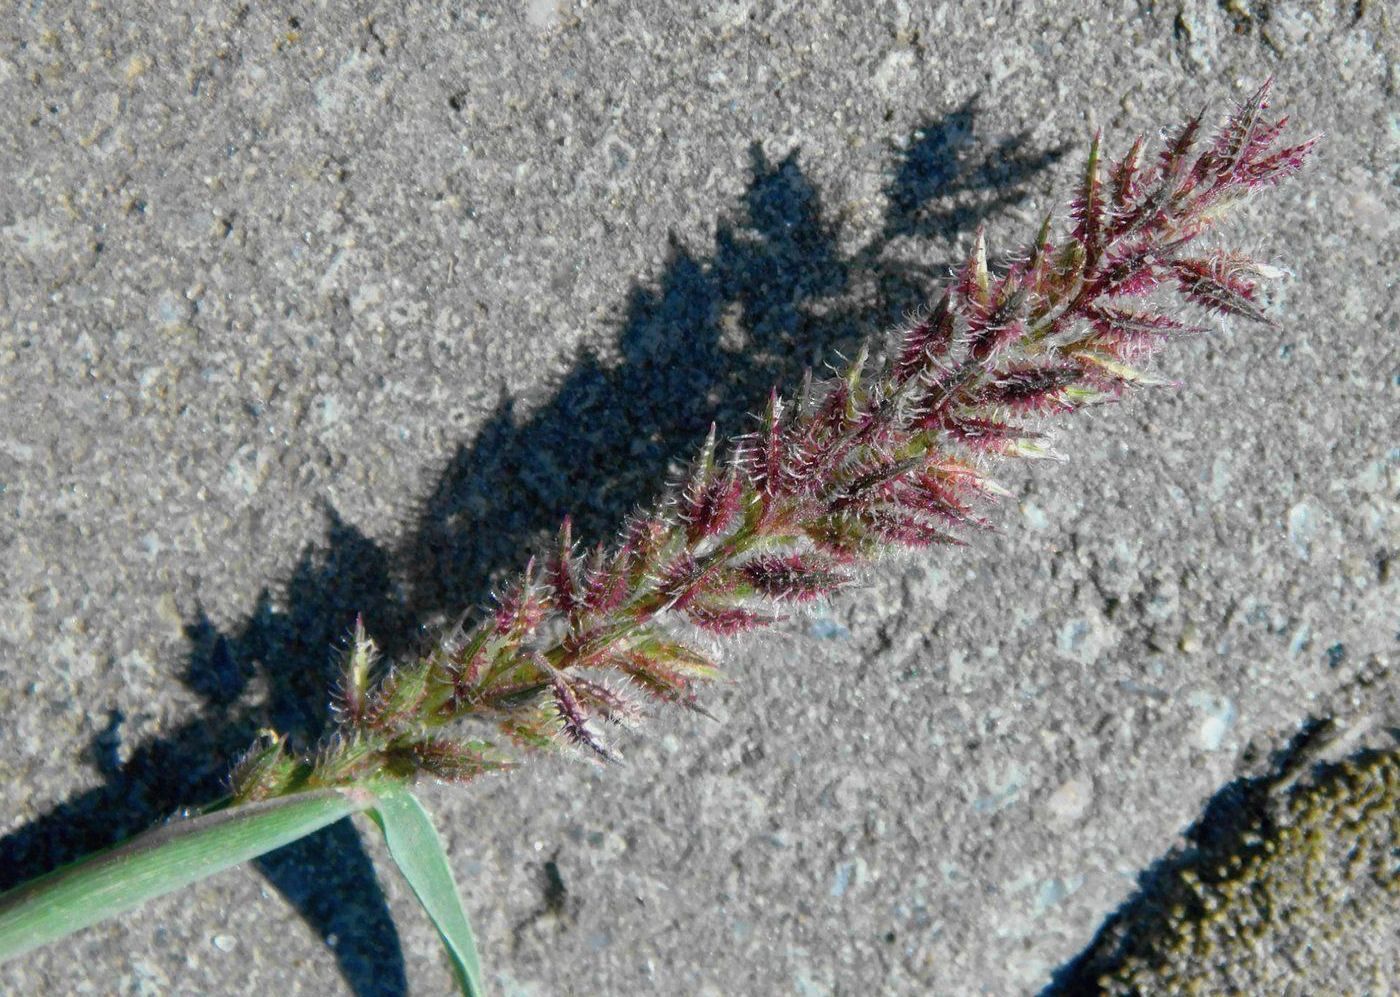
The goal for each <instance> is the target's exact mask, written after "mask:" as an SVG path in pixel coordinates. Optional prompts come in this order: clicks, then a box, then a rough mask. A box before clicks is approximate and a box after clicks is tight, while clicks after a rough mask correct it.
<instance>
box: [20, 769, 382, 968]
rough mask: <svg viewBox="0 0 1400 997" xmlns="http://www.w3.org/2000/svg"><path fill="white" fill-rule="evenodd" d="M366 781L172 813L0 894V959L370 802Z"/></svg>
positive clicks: (372, 798) (236, 861) (286, 840)
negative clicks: (187, 814) (190, 813)
mask: <svg viewBox="0 0 1400 997" xmlns="http://www.w3.org/2000/svg"><path fill="white" fill-rule="evenodd" d="M375 804H376V797H375V796H374V795H373V794H372V793H371V792H369V791H368V790H366V789H363V788H360V787H355V786H350V787H346V788H343V789H323V790H313V791H310V792H304V793H295V794H293V795H291V796H283V797H278V798H277V799H273V800H267V801H264V802H259V803H248V804H244V805H242V806H234V807H229V808H227V809H224V810H218V811H216V812H214V813H208V814H205V815H203V816H200V817H194V818H191V819H189V820H178V821H173V822H171V823H169V824H165V825H163V826H161V827H157V828H153V829H152V830H149V831H146V832H145V833H144V834H140V835H137V836H136V837H135V838H132V839H131V840H130V841H128V842H125V843H124V844H121V845H117V846H116V847H114V848H110V849H108V850H106V851H103V852H98V853H97V854H95V855H91V856H88V857H87V858H84V859H80V860H78V861H77V862H74V863H72V864H71V865H67V866H64V867H62V868H60V869H55V870H54V871H53V872H50V873H48V874H47V875H44V876H40V877H39V878H38V879H35V880H33V881H32V882H29V883H25V884H23V885H21V886H18V887H16V888H14V889H13V890H10V891H9V892H7V893H4V894H0V962H4V961H5V960H7V959H10V958H12V957H13V956H17V955H19V954H21V953H23V952H27V951H29V950H30V949H32V948H37V947H38V946H40V945H45V944H47V943H48V942H51V941H54V940H56V939H58V938H62V937H63V936H64V935H67V934H70V933H71V932H74V931H78V930H79V929H81V928H85V927H87V926H88V925H91V924H95V923H97V922H98V921H101V920H104V919H105V918H108V917H112V916H114V915H116V914H120V913H122V912H123V911H127V910H130V909H131V908H133V907H136V906H138V905H140V904H142V903H145V902H146V901H147V900H151V899H154V898H155V897H159V896H163V895H164V894H166V893H170V892H171V891H173V890H178V889H180V888H181V887H182V886H186V885H188V884H190V883H193V882H196V881H197V880H200V879H204V878H205V877H206V876H212V875H213V874H214V873H216V872H222V871H223V870H224V869H227V868H229V867H230V866H234V865H238V864H239V863H240V862H246V861H247V860H249V859H253V858H257V857H258V856H259V855H263V854H265V853H267V852H270V851H272V850H274V849H276V848H280V847H282V846H283V845H285V844H289V843H290V842H293V841H296V840H297V839H298V838H302V837H305V836H306V835H308V834H311V833H312V832H313V831H317V830H320V829H321V828H323V827H325V826H327V825H328V824H333V823H335V822H336V821H338V820H340V819H341V818H342V817H347V816H349V815H350V814H352V813H357V812H359V811H362V810H367V809H369V808H370V807H373V806H374V805H375Z"/></svg>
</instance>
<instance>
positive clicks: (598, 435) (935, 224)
mask: <svg viewBox="0 0 1400 997" xmlns="http://www.w3.org/2000/svg"><path fill="white" fill-rule="evenodd" d="M974 122H975V114H974V109H973V107H972V105H971V104H969V105H965V106H964V107H962V108H960V109H959V110H957V111H955V112H953V113H951V114H948V115H946V116H943V117H941V118H937V119H933V120H930V121H928V122H926V123H923V124H922V125H921V127H919V128H918V129H917V130H916V132H915V133H914V135H913V136H912V138H911V140H910V142H909V143H908V144H907V147H906V148H905V149H904V151H903V152H902V154H901V155H900V157H899V161H898V162H897V163H896V164H895V166H894V169H893V172H892V179H891V181H890V183H889V185H888V187H887V191H886V193H887V195H888V197H887V201H888V204H889V211H888V217H887V219H886V223H885V226H884V228H883V230H882V231H881V233H880V235H879V236H877V237H876V239H875V240H874V241H873V242H872V243H871V244H870V245H868V246H866V247H864V248H863V249H861V250H860V251H858V252H856V253H854V254H845V255H843V252H842V250H841V248H840V238H839V236H840V231H839V228H838V226H837V225H836V223H834V222H833V221H831V220H830V219H829V218H828V217H827V215H826V213H825V212H824V211H823V208H822V203H821V196H820V193H819V192H818V191H817V189H816V188H815V187H814V186H813V185H812V184H811V182H810V181H809V180H808V179H807V177H806V176H805V175H804V173H803V171H802V167H801V164H800V158H799V155H798V153H796V152H793V153H791V154H789V155H787V156H786V157H784V158H783V159H781V160H780V161H777V162H773V161H770V160H769V159H768V158H767V157H766V156H765V155H764V154H763V153H762V152H761V151H760V150H759V149H758V148H757V147H755V148H754V149H753V151H752V152H751V157H750V160H751V172H752V175H751V178H750V182H749V186H748V190H747V193H746V195H745V197H744V200H743V204H742V206H741V207H740V208H739V209H738V210H737V211H736V212H734V217H732V218H726V219H724V220H723V221H722V223H721V224H720V225H719V226H718V230H717V235H716V238H715V244H714V248H713V251H712V252H711V253H710V254H709V255H708V257H704V258H701V257H697V256H695V255H692V254H691V253H689V252H687V251H685V250H684V249H682V248H680V247H679V246H672V248H671V251H670V259H669V262H668V265H667V267H666V269H665V272H664V273H663V274H662V275H661V277H660V279H659V280H658V281H657V282H656V284H655V285H654V286H647V287H638V289H637V290H635V291H634V292H633V293H632V295H631V298H630V300H629V301H628V303H627V306H626V310H625V318H624V321H623V323H622V329H621V333H620V336H619V340H618V347H619V349H618V351H617V352H618V353H620V355H621V357H622V362H621V363H620V364H619V363H615V362H614V363H611V364H605V363H603V362H602V361H600V360H599V359H597V358H593V357H587V358H585V359H583V360H582V362H580V363H579V365H578V366H577V367H576V369H575V370H574V371H573V372H572V373H571V374H570V375H569V376H568V378H567V379H566V380H564V381H563V382H562V383H561V384H560V385H559V386H558V389H557V390H556V391H555V392H554V394H553V397H551V398H550V399H549V400H548V401H546V402H545V403H544V404H543V405H539V406H536V407H534V408H533V410H532V412H531V414H530V415H529V416H528V417H524V418H521V417H518V416H517V414H516V412H515V410H514V409H513V407H512V405H511V403H510V402H509V401H506V402H503V403H502V404H501V405H500V407H499V408H498V409H497V411H496V412H495V413H494V414H493V415H492V416H491V418H490V419H489V420H488V421H487V423H486V425H485V426H484V427H483V428H482V429H481V431H480V432H479V433H478V435H477V436H476V438H475V439H474V440H472V441H471V442H469V443H463V444H462V445H461V446H460V447H458V449H457V451H456V453H455V454H454V455H453V456H452V458H451V459H450V460H449V461H448V462H447V466H446V468H445V469H444V471H443V473H442V475H441V478H440V480H439V482H438V484H437V486H436V487H435V488H434V489H433V490H432V492H431V494H430V495H429V496H428V497H427V499H426V500H425V502H424V503H423V505H422V508H421V513H420V515H419V517H418V519H417V521H416V523H415V525H414V527H413V529H412V531H411V532H409V533H408V534H407V535H405V536H404V537H403V538H402V540H401V541H400V542H399V543H397V544H396V545H394V546H393V547H387V546H385V545H382V544H380V543H378V542H376V541H374V540H372V539H371V538H369V537H367V536H365V535H364V534H362V533H361V532H359V531H358V530H356V529H355V528H354V527H353V526H352V525H350V524H348V523H345V522H344V521H342V520H341V518H340V517H339V516H338V515H337V514H336V513H335V511H334V510H328V520H329V526H328V532H327V536H326V538H325V542H324V543H323V544H319V545H316V546H314V547H308V548H307V549H306V550H304V551H303V553H302V555H301V558H300V561H299V563H298V566H297V568H296V570H295V572H294V573H293V575H292V577H291V578H290V579H288V580H287V581H286V582H285V583H284V584H283V585H280V586H278V587H277V588H276V589H272V588H269V589H266V590H264V591H263V592H262V593H261V595H260V597H259V599H258V601H257V609H256V611H255V612H253V613H252V614H251V615H250V616H249V617H248V618H247V619H245V620H244V621H243V622H242V623H241V624H240V625H238V626H236V627H232V628H230V629H228V630H226V631H221V630H219V629H218V628H217V627H215V626H214V625H213V624H212V623H211V622H210V621H209V620H208V618H206V617H204V616H203V614H200V615H199V616H198V617H197V618H196V619H194V620H192V621H190V623H189V624H188V626H187V635H188V637H189V640H190V654H189V658H188V661H187V662H186V665H185V669H184V675H183V679H184V681H185V682H186V683H187V684H188V685H189V687H190V688H191V689H193V690H195V691H196V692H198V693H199V695H200V696H201V697H202V699H203V704H204V705H203V708H202V709H201V710H200V711H199V713H198V714H197V715H196V716H195V717H193V718H192V719H191V720H190V721H189V722H188V723H187V724H185V725H184V726H182V727H180V728H178V729H176V730H174V731H173V732H172V733H171V734H170V735H168V736H167V737H163V738H161V739H159V740H156V741H152V742H149V743H146V744H143V745H140V746H138V747H137V748H136V750H135V751H134V753H133V754H132V756H131V757H130V759H129V760H128V761H127V762H125V764H119V763H118V762H117V759H116V757H115V754H116V753H115V752H114V751H113V750H112V742H113V738H114V733H115V730H116V728H117V726H119V724H120V721H121V718H120V717H119V716H114V717H113V718H112V723H111V726H110V727H109V730H108V731H107V732H105V733H104V734H103V735H102V736H100V737H99V738H98V739H97V742H96V744H95V745H94V749H93V750H94V756H95V758H96V759H97V762H98V765H99V768H100V769H101V771H102V773H103V775H104V777H105V778H106V783H105V784H104V785H103V786H102V787H101V788H99V789H96V790H92V791H89V792H86V793H84V794H82V795H80V796H77V797H75V798H73V799H71V800H69V801H67V802H66V803H64V804H62V805H61V806H59V807H58V808H57V809H55V810H54V811H53V812H51V813H49V814H47V815H46V816H44V817H43V818H41V819H39V820H37V821H35V822H33V823H31V824H30V825H28V826H26V827H24V828H22V829H21V830H19V831H17V832H15V833H13V834H11V835H10V836H9V837H8V838H7V839H5V840H4V841H3V843H0V851H3V853H4V854H5V856H6V859H7V862H6V863H5V865H4V867H3V868H0V889H4V888H6V887H9V886H11V885H14V884H16V883H18V882H21V881H24V880H26V879H29V878H31V877H33V876H35V875H38V874H41V873H43V872H45V871H47V870H49V869H52V868H54V867H56V866H57V865H60V864H62V863H64V862H66V861H69V860H71V859H73V858H76V857H78V856H80V855H83V854H86V853H89V852H92V851H95V850H97V849H100V848H103V847H106V846H108V845H111V844H113V843H115V842H116V841H119V840H121V839H123V838H125V837H128V836H130V835H131V834H134V833H136V832H138V831H140V830H143V829H144V828H145V827H147V826H149V825H150V824H151V823H153V822H154V821H156V820H159V819H161V818H163V817H165V816H167V815H169V814H170V813H172V812H174V811H175V810H176V809H177V808H178V807H180V806H181V805H184V804H191V803H201V802H207V801H210V800H213V799H215V798H217V797H218V796H220V795H221V793H222V792H223V790H224V784H223V779H224V778H225V776H226V773H227V770H228V766H229V763H230V760H231V759H233V758H234V757H235V756H236V755H237V754H238V753H239V752H241V751H242V750H243V749H245V748H246V747H247V745H248V744H249V743H250V742H251V741H252V739H253V737H254V736H255V734H256V731H257V730H258V729H259V728H260V727H263V726H272V727H273V728H275V729H277V730H279V731H281V732H283V733H286V734H288V735H290V736H291V738H292V740H293V743H299V744H308V743H310V742H312V741H314V740H315V739H316V738H317V737H318V736H319V735H320V734H321V733H322V731H323V730H324V729H325V727H326V725H327V722H328V717H327V713H326V699H327V690H328V689H329V688H330V687H331V685H332V682H333V680H334V679H335V677H336V676H334V675H333V674H332V672H331V667H330V664H329V654H328V651H329V649H330V648H331V647H332V646H333V645H334V644H335V643H336V642H337V641H339V640H340V639H341V638H342V636H343V635H344V633H345V632H346V630H347V629H348V628H349V627H350V625H351V623H352V621H353V620H354V618H355V615H356V614H357V613H358V614H363V616H364V619H365V623H366V627H367V628H368V629H369V631H370V632H371V633H372V634H373V635H374V637H375V638H376V640H377V641H378V642H379V643H380V644H381V646H382V647H384V649H385V651H386V653H387V654H388V655H389V656H390V657H394V656H401V655H405V654H411V653H412V652H413V651H414V650H415V649H416V648H417V647H418V645H419V643H420V641H421V639H422V637H421V634H422V633H423V631H424V628H425V627H428V626H431V625H433V624H436V623H437V622H438V621H440V620H442V619H443V618H444V617H445V616H448V615H452V614H456V613H459V612H460V611H461V610H462V609H464V608H469V607H471V606H474V605H480V604H481V603H482V602H483V601H484V600H485V599H486V597H487V594H488V592H489V587H490V584H491V581H492V579H493V578H497V577H499V576H500V575H501V574H502V573H503V572H506V571H508V570H511V569H518V568H520V567H521V566H522V565H521V564H520V556H519V552H520V551H521V550H522V549H525V548H528V547H530V546H531V545H533V544H534V543H536V542H537V541H538V540H539V538H540V537H541V535H542V534H544V533H546V532H547V531H552V530H553V529H555V528H556V527H557V525H558V523H559V521H560V519H561V518H562V517H563V515H565V514H566V513H567V514H571V515H572V516H573V517H574V521H575V528H576V534H575V535H577V536H582V537H594V538H605V537H608V536H610V535H612V534H613V533H614V532H615V531H616V529H617V527H618V526H619V524H620V522H621V520H622V518H623V516H624V515H625V514H626V513H627V512H628V511H630V510H631V509H632V508H633V507H635V506H636V505H638V504H641V503H644V502H646V501H648V500H649V499H652V498H654V497H655V494H656V491H657V482H658V481H661V480H663V479H664V478H665V477H666V476H667V473H668V468H669V466H670V465H671V463H672V462H673V461H676V460H678V459H685V458H688V457H689V456H690V455H691V454H693V452H694V451H695V450H696V449H697V448H698V446H699V444H700V442H701V441H702V439H703V437H704V434H705V432H706V431H707V430H708V428H709V426H710V424H711V422H716V423H718V424H719V425H720V426H721V427H726V428H728V429H729V430H731V431H732V430H735V429H739V428H744V427H745V426H746V423H747V419H746V413H749V412H753V411H756V410H758V409H759V408H760V407H761V406H762V403H763V400H764V398H765V396H766V394H767V392H768V390H769V389H770V387H772V386H773V385H784V384H793V383H795V382H796V381H797V380H798V379H799V378H800V376H801V373H802V370H803V369H804V368H805V367H807V366H810V365H813V364H816V363H820V362H821V361H823V360H824V359H827V358H830V357H831V356H832V354H833V352H834V351H841V350H847V351H848V350H850V349H851V348H852V347H853V346H854V345H855V344H856V343H857V341H859V340H860V339H862V338H866V337H869V336H871V335H873V334H876V333H878V332H880V331H882V329H883V328H884V327H886V326H888V325H889V324H892V322H893V321H894V320H895V319H897V318H898V317H899V316H900V315H901V314H904V313H907V312H908V311H909V310H910V309H911V308H913V307H916V306H918V305H920V304H924V303H926V302H927V298H928V295H929V294H930V292H931V290H932V287H933V284H934V278H936V277H938V276H939V275H941V273H942V272H943V271H942V267H941V266H919V267H912V268H911V267H901V266H900V265H897V264H895V263H893V262H891V261H888V260H886V259H885V250H886V248H887V247H888V246H889V245H890V243H891V242H893V241H894V240H898V239H907V238H915V239H921V240H942V242H943V244H944V245H946V244H947V243H948V242H949V241H951V240H952V239H954V238H956V237H957V236H958V235H959V234H960V233H961V232H963V231H965V230H966V229H968V228H970V227H971V226H973V225H975V224H977V223H978V222H980V221H982V220H983V219H984V218H986V217H988V216H989V215H990V214H992V213H994V212H996V211H998V210H1000V209H1002V208H1004V207H1006V206H1007V205H1010V204H1013V203H1015V202H1016V201H1018V200H1020V199H1021V198H1023V197H1024V196H1025V195H1026V193H1027V190H1026V184H1027V182H1028V181H1030V180H1031V179H1033V178H1034V177H1035V176H1037V175H1038V174H1039V173H1040V172H1042V171H1043V170H1044V169H1046V168H1047V167H1049V166H1050V165H1052V164H1053V163H1054V162H1056V161H1057V160H1058V159H1059V158H1060V156H1061V155H1062V151H1061V150H1051V151H1048V152H1035V151H1031V150H1030V149H1029V147H1028V143H1027V140H1026V138H1025V136H1024V135H1021V136H1017V137H1015V138H1012V139H1008V140H1006V141H1003V142H1001V143H999V144H997V145H995V146H993V147H992V149H991V151H990V152H986V151H985V150H982V149H981V143H979V142H978V141H977V140H976V138H975V133H974ZM979 153H980V154H979ZM856 286H860V287H870V288H874V292H873V294H872V295H870V297H872V298H874V299H876V303H875V304H874V306H873V307H872V302H871V301H869V300H867V301H852V300H851V290H852V288H853V287H856ZM255 678H257V679H258V680H259V681H260V683H261V684H262V685H263V687H265V689H266V696H265V699H264V701H263V702H262V703H260V704H259V705H258V706H257V707H256V708H249V707H248V706H246V705H245V704H246V701H247V699H248V696H247V692H248V690H249V684H250V683H251V682H252V681H253V680H254V679H255ZM259 868H260V869H261V871H262V872H263V873H264V874H265V875H266V876H267V878H268V879H269V880H270V881H271V882H272V883H273V885H274V886H276V887H277V889H278V890H279V891H281V892H282V893H283V894H284V895H285V896H286V897H287V898H288V899H289V900H290V902H292V903H293V904H294V905H295V906H296V907H297V909H298V910H299V911H300V912H301V913H302V914H303V916H304V917H305V918H306V920H307V922H308V923H309V924H310V925H311V926H312V927H313V928H314V929H315V930H316V931H317V932H318V933H319V934H320V936H321V937H322V938H323V939H327V940H329V939H332V938H334V939H335V941H334V943H333V944H334V947H335V951H336V956H337V959H338V960H339V962H340V966H341V970H342V972H343V974H344V976H345V978H346V980H347V982H348V983H349V985H350V986H351V987H352V989H353V990H354V991H355V992H356V993H357V994H361V995H369V994H388V995H394V994H402V993H405V992H406V990H407V985H406V982H405V974H404V967H403V963H402V957H401V955H400V954H399V951H398V939H397V935H396V934H395V932H394V928H393V923H392V921H391V919H390V917H389V913H388V910H387V908H386V906H385V903H384V900H383V897H382V894H381V893H380V891H379V889H378V888H377V886H376V885H375V881H374V875H373V870H372V868H371V865H370V862H369V860H368V858H367V857H366V855H365V853H364V851H363V850H362V849H361V847H360V846H359V844H358V842H357V839H356V837H355V835H354V833H353V831H352V829H351V828H350V825H349V823H348V822H341V823H339V824H337V825H335V826H333V827H330V828H327V829H326V830H324V831H322V832H320V833H319V834H316V835H313V836H312V837H310V838H308V839H303V840H302V841H300V842H297V843H295V844H292V845H289V846H287V847H286V848H283V849H281V850H280V851H278V852H275V853H273V854H271V855H269V856H267V857H266V858H264V859H263V860H261V861H260V862H259Z"/></svg>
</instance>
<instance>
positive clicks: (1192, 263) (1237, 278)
mask: <svg viewBox="0 0 1400 997" xmlns="http://www.w3.org/2000/svg"><path fill="white" fill-rule="evenodd" d="M1172 270H1173V272H1174V274H1175V276H1176V282H1177V285H1178V286H1179V287H1180V288H1181V291H1182V293H1183V294H1184V295H1186V297H1187V298H1188V299H1189V300H1191V301H1194V302H1195V303H1196V304H1198V305H1202V306H1203V307H1205V308H1208V309H1209V310H1211V311H1214V312H1219V313H1220V314H1222V315H1239V316H1240V317H1242V318H1247V319H1249V320H1250V321H1252V322H1261V323H1263V324H1265V325H1271V324H1272V320H1271V319H1270V318H1269V316H1268V315H1266V314H1265V313H1264V312H1263V310H1261V309H1260V308H1259V306H1258V305H1256V304H1255V303H1254V295H1255V291H1256V288H1255V285H1254V283H1253V281H1251V280H1249V279H1248V278H1247V277H1246V276H1244V275H1245V274H1246V273H1248V272H1249V270H1250V266H1249V265H1248V264H1246V263H1243V262H1242V261H1240V260H1239V259H1236V258H1232V257H1228V256H1224V255H1221V254H1216V255H1214V256H1211V257H1207V258H1204V259H1188V260H1174V261H1172Z"/></svg>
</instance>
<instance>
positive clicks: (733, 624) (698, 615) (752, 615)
mask: <svg viewBox="0 0 1400 997" xmlns="http://www.w3.org/2000/svg"><path fill="white" fill-rule="evenodd" d="M685 618H686V619H687V620H689V621H690V622H691V623H693V624H695V625H696V626H697V627H699V628H700V629H702V630H708V631H710V632H711V633H715V634H719V635H720V636H721V637H732V636H734V635H735V634H739V633H744V632H745V631H748V630H757V629H759V628H761V627H768V626H772V625H773V624H774V623H777V622H778V621H779V620H782V619H784V617H782V616H772V615H767V614H764V613H758V612H755V611H754V610H752V609H746V608H744V607H743V606H721V605H714V604H711V603H706V602H692V603H691V604H690V605H689V606H687V607H686V608H685Z"/></svg>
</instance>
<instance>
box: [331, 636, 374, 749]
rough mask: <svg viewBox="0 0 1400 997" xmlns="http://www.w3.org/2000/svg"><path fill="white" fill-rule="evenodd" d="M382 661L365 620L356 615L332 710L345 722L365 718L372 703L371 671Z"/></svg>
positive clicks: (343, 659)
mask: <svg viewBox="0 0 1400 997" xmlns="http://www.w3.org/2000/svg"><path fill="white" fill-rule="evenodd" d="M378 661H379V647H378V646H377V645H376V644H375V643H374V641H373V640H372V639H371V638H370V636H369V635H368V634H367V633H365V620H364V617H363V616H362V615H360V614H356V616H355V629H354V630H353V631H352V632H351V634H350V646H349V647H348V648H346V650H345V652H344V654H343V655H342V657H341V680H340V686H339V688H338V690H337V695H336V697H335V699H334V700H333V701H332V704H331V709H332V710H333V711H334V712H336V713H337V714H339V715H340V716H342V717H343V718H344V719H345V721H346V722H348V723H351V724H354V723H358V722H359V721H360V720H361V719H363V718H364V716H365V711H366V709H367V708H368V703H369V686H370V672H371V671H372V670H373V668H374V666H375V664H376V663H377V662H378Z"/></svg>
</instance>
